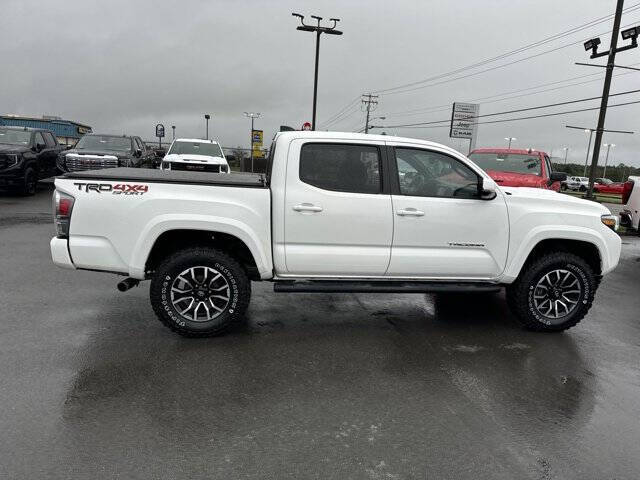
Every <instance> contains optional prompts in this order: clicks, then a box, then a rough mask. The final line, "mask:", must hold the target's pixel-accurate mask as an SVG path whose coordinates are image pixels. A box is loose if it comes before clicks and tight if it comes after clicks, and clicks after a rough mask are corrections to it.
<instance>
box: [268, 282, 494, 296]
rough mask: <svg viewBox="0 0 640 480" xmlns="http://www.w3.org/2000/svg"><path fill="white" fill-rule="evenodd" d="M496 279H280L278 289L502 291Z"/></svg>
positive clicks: (307, 290)
mask: <svg viewBox="0 0 640 480" xmlns="http://www.w3.org/2000/svg"><path fill="white" fill-rule="evenodd" d="M501 289H502V286H500V285H498V284H495V283H473V282H402V281H395V282H388V281H379V282H366V281H342V280H340V281H326V280H313V281H282V280H281V281H277V282H275V283H274V285H273V291H274V292H298V293H314V292H315V293H321V292H322V293H346V292H351V293H440V292H464V293H473V292H499V291H500V290H501Z"/></svg>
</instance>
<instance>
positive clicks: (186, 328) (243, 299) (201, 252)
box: [149, 247, 251, 337]
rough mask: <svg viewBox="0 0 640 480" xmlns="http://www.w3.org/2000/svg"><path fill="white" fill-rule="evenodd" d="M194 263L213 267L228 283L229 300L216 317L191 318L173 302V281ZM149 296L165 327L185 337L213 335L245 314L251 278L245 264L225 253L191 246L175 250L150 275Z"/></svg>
mask: <svg viewBox="0 0 640 480" xmlns="http://www.w3.org/2000/svg"><path fill="white" fill-rule="evenodd" d="M191 267H210V268H212V269H214V270H215V271H216V272H218V273H219V274H220V275H222V276H223V277H224V278H223V279H224V281H226V282H227V284H228V287H229V289H228V292H229V301H228V303H227V305H226V306H225V307H224V309H223V311H222V312H221V313H220V314H219V316H218V317H216V318H214V319H211V320H208V321H193V319H188V318H187V317H185V316H183V315H182V314H181V313H180V311H179V310H178V309H177V308H176V307H175V306H174V304H173V302H172V298H171V289H172V286H173V285H174V281H175V280H176V278H177V277H178V276H179V275H180V274H181V273H182V272H184V271H185V270H188V269H190V268H191ZM196 272H197V270H196ZM203 285H204V283H203ZM203 288H204V287H203ZM149 296H150V299H151V306H152V307H153V310H154V312H155V313H156V315H157V316H158V319H159V320H160V321H161V322H162V323H163V324H164V325H165V326H166V327H168V328H170V329H171V330H173V331H174V332H176V333H178V334H180V335H183V336H185V337H213V336H216V335H220V334H222V333H224V332H225V331H226V330H227V329H228V328H229V326H230V325H231V324H232V323H233V322H234V321H235V320H237V319H239V318H242V317H243V315H244V313H245V311H246V309H247V306H248V305H249V300H250V298H251V281H250V280H249V278H248V276H247V273H246V271H245V270H244V268H243V267H242V266H241V265H240V264H239V263H238V262H237V261H236V260H235V259H234V258H232V257H231V256H229V255H227V254H226V253H224V252H221V251H219V250H215V249H213V248H206V247H202V248H190V249H187V250H182V251H180V252H178V253H175V254H174V255H172V256H170V257H169V258H167V259H166V260H165V261H164V262H162V263H161V264H160V265H159V266H158V268H157V269H156V270H155V273H154V275H153V277H152V279H151V288H150V290H149Z"/></svg>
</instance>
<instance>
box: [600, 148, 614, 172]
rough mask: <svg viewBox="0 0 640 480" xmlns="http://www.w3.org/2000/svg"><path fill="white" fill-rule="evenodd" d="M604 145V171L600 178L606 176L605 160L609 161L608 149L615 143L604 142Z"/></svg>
mask: <svg viewBox="0 0 640 480" xmlns="http://www.w3.org/2000/svg"><path fill="white" fill-rule="evenodd" d="M604 146H605V147H607V155H606V156H605V157H604V171H603V172H602V178H607V162H608V161H609V150H611V147H615V146H616V144H615V143H605V144H604Z"/></svg>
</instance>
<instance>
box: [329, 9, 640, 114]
mask: <svg viewBox="0 0 640 480" xmlns="http://www.w3.org/2000/svg"><path fill="white" fill-rule="evenodd" d="M638 9H640V3H636V4H633V5H631V6H629V7H627V8H625V9H624V11H625V12H626V13H630V12H633V11H635V10H638ZM612 16H613V15H607V16H604V17H599V18H596V19H594V20H592V21H590V22H587V23H585V24H582V25H580V26H577V27H573V28H571V29H569V30H566V31H564V32H560V33H558V34H555V35H552V36H550V37H547V38H544V39H542V40H539V41H537V42H534V43H531V44H529V45H525V46H523V47H520V48H518V49H515V50H512V51H510V52H506V53H503V54H501V55H497V56H495V57H492V58H491V59H486V60H483V61H481V62H476V63H474V64H472V65H467V66H466V67H460V68H458V69H456V70H452V71H450V72H447V73H444V74H440V75H436V76H433V77H430V78H427V79H423V80H420V81H417V82H411V83H410V84H405V85H400V86H396V87H390V88H387V89H382V90H375V93H385V92H389V93H386V94H387V95H395V94H399V93H407V92H412V91H415V90H420V89H423V88H428V87H434V86H438V85H442V84H446V83H449V82H453V81H456V80H461V79H464V78H468V77H471V76H475V75H479V74H482V73H486V72H490V71H492V70H496V69H499V68H504V67H507V66H510V65H514V64H516V63H520V62H522V61H525V60H529V59H532V58H537V57H540V56H542V55H546V54H548V53H552V52H555V51H558V50H561V49H563V48H567V47H569V46H573V45H575V44H576V43H580V42H571V43H568V44H565V45H562V46H560V47H556V48H553V49H550V50H546V51H544V52H541V53H538V54H535V55H530V56H528V57H524V58H521V59H518V60H515V61H512V62H508V63H505V64H501V65H496V66H494V67H491V68H488V69H485V70H481V71H478V72H474V73H470V74H467V75H463V76H458V77H455V78H453V79H448V80H445V81H442V82H437V83H434V84H428V85H421V84H423V83H428V82H430V81H433V80H436V79H440V78H444V77H446V76H450V75H454V74H456V73H460V72H462V71H465V70H469V69H472V68H475V67H478V66H482V65H485V64H487V63H491V62H494V61H496V60H499V59H501V58H505V57H508V56H512V55H515V54H516V53H520V52H522V51H525V50H528V49H531V48H535V47H537V46H540V45H544V44H546V43H549V42H551V41H554V40H557V39H559V38H563V37H565V36H568V35H570V34H572V33H576V32H578V31H581V30H584V29H586V28H589V27H590V26H595V25H597V24H599V23H603V22H604V21H606V20H608V19H610V18H611V17H612ZM630 25H631V24H629V25H626V26H624V27H623V28H626V27H627V26H630ZM609 32H610V31H607V32H603V33H601V34H598V35H604V34H606V33H609ZM586 76H587V75H585V77H586ZM578 78H579V77H578ZM412 85H420V86H418V87H416V88H409V89H406V90H402V88H406V87H408V86H412ZM393 90H399V91H393ZM358 99H359V97H355V98H354V99H353V100H352V101H351V102H349V103H348V104H347V105H346V106H345V107H343V108H342V110H340V111H339V112H338V113H336V114H334V115H333V116H332V117H330V118H329V119H328V120H327V121H325V122H324V123H323V124H322V125H323V126H328V125H329V124H332V123H335V122H336V121H339V116H340V115H341V114H342V113H343V112H344V111H345V110H347V109H349V108H350V107H351V106H352V105H355V104H356V103H357V101H358ZM443 106H444V105H443Z"/></svg>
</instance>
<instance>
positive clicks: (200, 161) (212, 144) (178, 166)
mask: <svg viewBox="0 0 640 480" xmlns="http://www.w3.org/2000/svg"><path fill="white" fill-rule="evenodd" d="M160 170H176V171H194V172H212V173H230V170H229V164H228V163H227V159H226V158H225V156H224V153H223V152H222V148H220V145H219V144H218V142H216V141H215V140H202V139H197V138H176V139H175V140H174V141H173V142H171V147H169V151H168V152H167V155H165V157H164V158H163V159H162V163H160Z"/></svg>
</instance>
